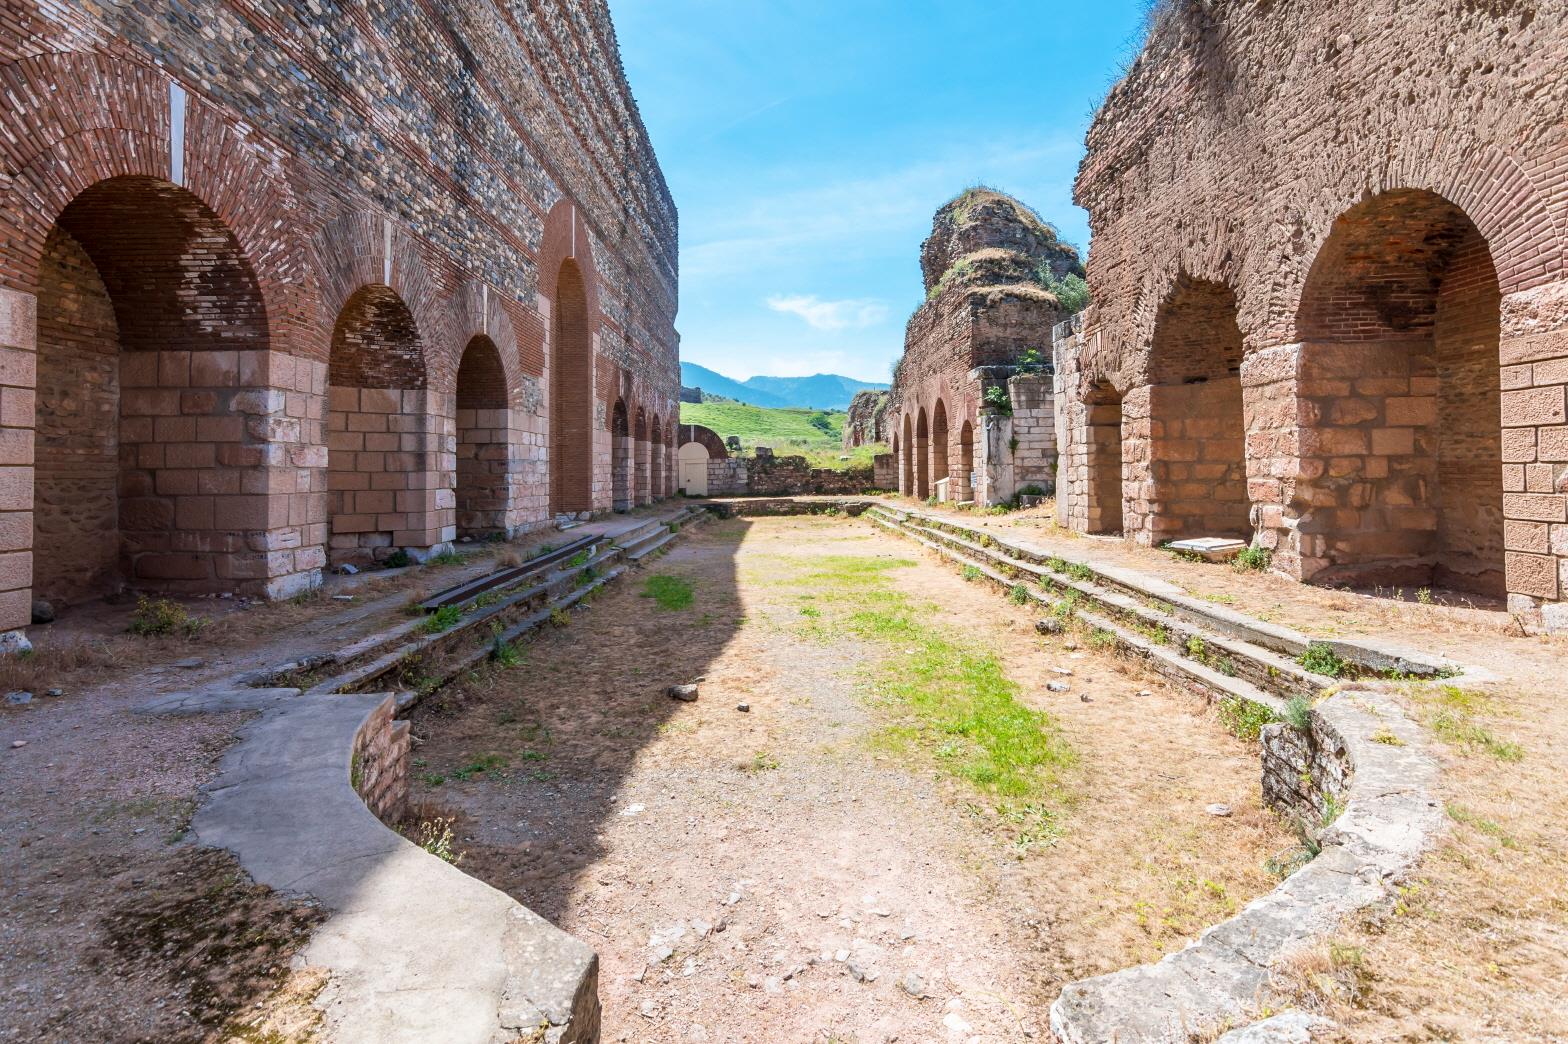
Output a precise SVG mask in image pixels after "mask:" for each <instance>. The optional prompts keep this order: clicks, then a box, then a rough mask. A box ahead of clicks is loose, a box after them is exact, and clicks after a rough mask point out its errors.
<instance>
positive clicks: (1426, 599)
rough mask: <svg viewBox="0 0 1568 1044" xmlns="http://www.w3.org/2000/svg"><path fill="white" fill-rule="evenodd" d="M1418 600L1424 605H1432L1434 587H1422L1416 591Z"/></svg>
mask: <svg viewBox="0 0 1568 1044" xmlns="http://www.w3.org/2000/svg"><path fill="white" fill-rule="evenodd" d="M1416 601H1418V602H1420V603H1421V604H1422V605H1431V604H1432V589H1431V588H1430V587H1423V588H1421V589H1420V590H1419V591H1417V592H1416Z"/></svg>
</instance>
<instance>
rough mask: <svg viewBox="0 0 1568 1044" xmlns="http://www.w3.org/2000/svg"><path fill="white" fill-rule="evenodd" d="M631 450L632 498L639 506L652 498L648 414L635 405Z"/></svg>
mask: <svg viewBox="0 0 1568 1044" xmlns="http://www.w3.org/2000/svg"><path fill="white" fill-rule="evenodd" d="M632 451H633V460H634V464H633V466H632V475H633V479H632V498H633V500H634V501H635V502H636V504H637V505H638V506H641V505H643V504H647V503H649V502H650V501H651V500H652V499H653V492H652V491H653V486H652V478H653V476H652V475H651V474H650V471H649V467H650V465H651V463H652V461H651V460H650V456H649V446H648V414H647V412H646V411H644V410H643V408H642V407H641V406H639V407H637V414H636V420H635V421H634V422H633V424H632Z"/></svg>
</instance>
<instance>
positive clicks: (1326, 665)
mask: <svg viewBox="0 0 1568 1044" xmlns="http://www.w3.org/2000/svg"><path fill="white" fill-rule="evenodd" d="M1296 662H1297V663H1299V664H1301V666H1303V667H1305V668H1306V669H1307V670H1309V671H1311V672H1312V673H1313V674H1321V675H1323V676H1324V677H1326V678H1341V677H1344V676H1345V675H1347V674H1349V673H1350V664H1348V663H1346V662H1345V661H1344V660H1342V659H1340V658H1339V654H1338V653H1336V652H1335V651H1334V647H1333V646H1332V645H1329V644H1328V643H1327V642H1313V643H1312V644H1311V645H1309V646H1307V651H1306V652H1304V653H1302V654H1301V655H1300V656H1298V657H1296Z"/></svg>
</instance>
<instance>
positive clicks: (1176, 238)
mask: <svg viewBox="0 0 1568 1044" xmlns="http://www.w3.org/2000/svg"><path fill="white" fill-rule="evenodd" d="M1563 54H1568V23H1564V22H1563V21H1562V20H1561V19H1557V18H1546V17H1541V16H1538V14H1537V12H1536V10H1535V9H1534V8H1531V7H1529V6H1528V5H1514V4H1467V3H1456V2H1450V0H1422V2H1419V3H1415V4H1409V3H1394V2H1393V0H1376V2H1373V3H1371V4H1349V3H1343V2H1339V0H1308V2H1304V3H1299V4H1290V5H1261V6H1260V5H1255V4H1248V3H1243V2H1240V0H1220V2H1218V3H1205V4H1199V3H1196V2H1189V0H1177V2H1175V3H1172V4H1169V5H1166V6H1165V8H1164V13H1163V14H1162V15H1161V16H1160V17H1159V18H1158V19H1156V22H1155V24H1154V27H1153V30H1152V33H1151V35H1150V38H1149V41H1148V43H1147V45H1146V47H1145V49H1144V51H1143V53H1142V55H1141V56H1140V57H1139V58H1138V60H1137V61H1136V62H1135V63H1134V65H1133V67H1132V68H1131V70H1130V71H1129V73H1128V75H1127V76H1126V78H1125V79H1124V80H1123V81H1122V82H1121V83H1119V84H1118V85H1117V86H1116V87H1115V88H1114V89H1113V90H1112V91H1111V93H1110V95H1109V97H1108V98H1107V100H1106V103H1105V105H1104V107H1103V108H1102V110H1101V112H1100V113H1099V115H1098V116H1097V118H1096V120H1095V123H1094V125H1093V127H1092V128H1091V130H1090V133H1089V140H1088V146H1089V151H1088V155H1087V157H1086V159H1085V160H1084V163H1083V166H1082V168H1081V170H1080V173H1079V178H1078V182H1077V198H1078V201H1079V202H1080V203H1081V204H1082V205H1083V206H1084V207H1085V208H1086V209H1088V211H1089V213H1090V222H1091V228H1092V230H1093V233H1094V239H1093V252H1092V254H1091V256H1090V259H1089V266H1088V267H1089V282H1090V286H1091V289H1092V291H1093V293H1094V301H1095V304H1094V306H1093V308H1092V309H1091V311H1090V312H1089V314H1088V316H1087V317H1086V320H1085V321H1084V322H1083V323H1081V324H1079V326H1078V327H1077V328H1075V329H1073V330H1072V331H1070V332H1065V331H1064V334H1065V336H1064V337H1063V338H1062V339H1061V340H1060V341H1059V342H1058V343H1057V345H1056V349H1057V350H1056V353H1055V354H1056V364H1057V379H1058V386H1059V391H1060V400H1059V403H1058V408H1059V416H1060V419H1059V425H1058V431H1059V435H1060V438H1061V440H1062V466H1061V468H1060V471H1059V478H1060V495H1059V501H1058V503H1059V508H1060V511H1061V513H1062V517H1063V519H1064V521H1065V522H1066V523H1067V524H1069V525H1071V526H1073V527H1075V528H1078V529H1081V530H1087V531H1099V532H1106V531H1110V532H1114V531H1123V530H1125V532H1126V533H1127V535H1128V536H1129V537H1131V538H1134V539H1137V540H1139V541H1142V542H1145V543H1157V542H1161V541H1163V540H1166V539H1170V538H1173V537H1177V536H1189V535H1240V536H1248V537H1252V538H1254V539H1256V540H1257V541H1258V542H1259V543H1260V544H1262V545H1263V546H1266V547H1269V548H1271V549H1273V550H1274V553H1275V558H1274V561H1275V564H1276V566H1277V567H1279V568H1281V569H1283V570H1285V571H1286V572H1289V573H1291V574H1293V575H1296V576H1298V577H1301V578H1304V579H1317V580H1322V581H1327V582H1336V583H1337V582H1349V583H1368V584H1370V583H1394V584H1412V585H1418V586H1419V585H1423V584H1439V585H1444V586H1451V587H1458V588H1462V589H1467V590H1472V591H1476V592H1480V593H1484V594H1497V595H1501V594H1503V593H1504V592H1505V591H1506V592H1508V593H1509V594H1510V602H1511V603H1512V604H1513V607H1514V608H1515V609H1531V608H1534V607H1535V606H1537V605H1538V604H1539V603H1540V602H1541V601H1550V600H1556V599H1559V598H1561V597H1562V595H1563V593H1564V592H1565V590H1568V588H1564V586H1563V583H1562V580H1563V577H1564V576H1565V575H1568V563H1564V562H1563V560H1562V559H1561V558H1560V556H1558V554H1557V552H1556V551H1555V550H1553V549H1552V546H1551V541H1550V532H1549V530H1548V531H1545V532H1543V531H1542V530H1541V529H1539V528H1538V526H1540V525H1547V526H1550V525H1551V524H1554V523H1557V522H1560V521H1562V518H1561V517H1559V516H1560V515H1561V514H1562V512H1564V511H1565V510H1568V508H1565V507H1564V504H1565V503H1568V494H1565V491H1564V489H1563V488H1562V487H1561V475H1560V474H1559V470H1558V468H1557V467H1556V466H1555V465H1556V464H1557V463H1558V461H1559V460H1561V459H1562V458H1563V457H1564V453H1563V452H1560V451H1561V450H1562V446H1563V444H1565V440H1564V438H1563V437H1562V435H1561V432H1562V431H1563V430H1564V423H1565V414H1564V409H1565V407H1564V403H1565V401H1568V399H1565V388H1568V272H1565V269H1564V253H1565V244H1564V240H1563V233H1562V229H1563V228H1565V227H1568V226H1565V217H1568V128H1565V126H1564V124H1563V122H1562V120H1561V118H1560V114H1561V112H1562V111H1563V106H1564V103H1565V101H1568V98H1565V95H1568V85H1565V83H1564V81H1563V80H1562V78H1561V77H1560V76H1556V75H1555V74H1554V73H1553V72H1551V71H1550V70H1552V69H1555V64H1554V62H1553V57H1552V56H1558V55H1563ZM1238 447H1239V448H1238ZM1564 517H1568V516H1564ZM1543 541H1544V542H1543Z"/></svg>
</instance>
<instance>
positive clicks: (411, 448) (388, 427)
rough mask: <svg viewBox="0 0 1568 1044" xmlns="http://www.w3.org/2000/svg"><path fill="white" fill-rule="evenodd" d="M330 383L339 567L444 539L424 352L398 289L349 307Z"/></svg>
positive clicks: (364, 291)
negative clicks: (440, 518)
mask: <svg viewBox="0 0 1568 1044" xmlns="http://www.w3.org/2000/svg"><path fill="white" fill-rule="evenodd" d="M327 382H328V389H327V396H328V413H327V493H328V497H327V501H328V503H327V518H328V525H329V527H330V534H331V535H330V540H329V545H328V554H329V557H330V559H331V561H332V562H333V563H334V564H344V563H347V564H354V565H359V566H363V565H367V564H370V563H371V562H375V561H382V560H384V559H386V558H387V557H388V556H390V555H393V554H394V552H395V551H396V550H397V549H399V548H405V549H406V548H422V547H427V546H429V545H431V544H433V543H437V542H439V533H438V532H437V533H435V534H433V533H432V530H433V529H435V530H437V531H438V530H439V525H438V522H437V518H436V490H437V488H438V485H439V482H438V480H437V475H436V469H435V468H434V466H433V465H434V462H435V461H434V457H435V454H436V451H437V449H438V447H437V446H436V444H435V442H436V439H435V437H434V434H433V433H431V432H430V431H429V429H428V424H427V423H425V422H427V421H428V417H429V413H430V411H429V409H428V385H429V375H428V372H427V370H426V367H425V346H424V342H423V338H422V337H421V335H420V329H419V324H418V323H417V322H416V321H415V319H414V314H413V312H412V311H410V310H409V308H408V305H407V304H405V303H404V301H403V299H402V297H401V296H400V295H399V294H398V293H397V291H396V290H394V289H392V288H391V287H390V286H387V285H386V284H384V283H369V284H366V285H365V286H362V287H360V288H359V289H357V290H356V291H354V293H353V294H351V295H350V296H349V298H348V300H347V301H345V302H344V304H343V308H342V311H341V312H340V313H339V314H338V318H337V322H336V323H334V324H333V329H332V352H331V358H330V361H329V364H328V370H327Z"/></svg>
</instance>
